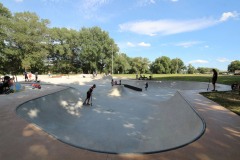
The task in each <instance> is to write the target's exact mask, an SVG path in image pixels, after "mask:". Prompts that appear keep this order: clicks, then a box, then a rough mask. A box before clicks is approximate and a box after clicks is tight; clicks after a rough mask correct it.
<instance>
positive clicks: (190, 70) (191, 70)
mask: <svg viewBox="0 0 240 160" xmlns="http://www.w3.org/2000/svg"><path fill="white" fill-rule="evenodd" d="M195 70H196V69H195V68H194V67H193V66H192V65H191V64H189V65H188V67H187V73H188V74H193V73H195Z"/></svg>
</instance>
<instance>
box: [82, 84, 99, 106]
mask: <svg viewBox="0 0 240 160" xmlns="http://www.w3.org/2000/svg"><path fill="white" fill-rule="evenodd" d="M94 88H96V85H95V84H94V85H93V86H92V87H91V88H89V90H88V91H87V97H86V99H85V101H84V102H83V104H84V105H90V103H89V101H90V98H91V96H92V92H93V89H94ZM86 102H87V103H86Z"/></svg>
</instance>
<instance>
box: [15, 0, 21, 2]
mask: <svg viewBox="0 0 240 160" xmlns="http://www.w3.org/2000/svg"><path fill="white" fill-rule="evenodd" d="M15 2H23V0H15Z"/></svg>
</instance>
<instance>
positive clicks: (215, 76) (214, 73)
mask: <svg viewBox="0 0 240 160" xmlns="http://www.w3.org/2000/svg"><path fill="white" fill-rule="evenodd" d="M212 71H213V77H212V84H213V90H212V91H216V82H217V78H218V73H217V71H216V69H212Z"/></svg>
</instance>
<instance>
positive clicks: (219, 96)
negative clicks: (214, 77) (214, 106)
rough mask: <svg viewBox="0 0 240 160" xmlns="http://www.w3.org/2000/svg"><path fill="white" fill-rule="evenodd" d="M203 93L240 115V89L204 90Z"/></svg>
mask: <svg viewBox="0 0 240 160" xmlns="http://www.w3.org/2000/svg"><path fill="white" fill-rule="evenodd" d="M201 94H202V95H203V96H205V97H207V98H208V99H211V100H212V101H214V102H217V103H218V104H220V105H221V106H224V107H225V108H227V109H229V110H231V111H232V112H234V113H236V114H238V115H240V95H239V92H238V91H226V92H204V93H201Z"/></svg>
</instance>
